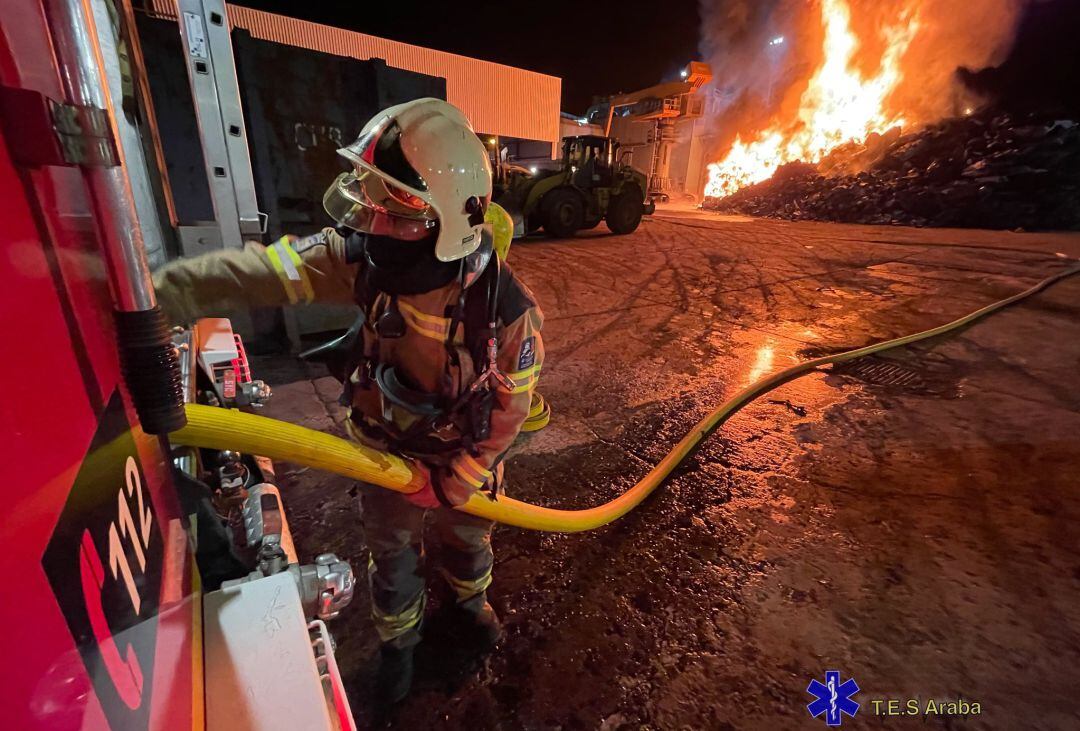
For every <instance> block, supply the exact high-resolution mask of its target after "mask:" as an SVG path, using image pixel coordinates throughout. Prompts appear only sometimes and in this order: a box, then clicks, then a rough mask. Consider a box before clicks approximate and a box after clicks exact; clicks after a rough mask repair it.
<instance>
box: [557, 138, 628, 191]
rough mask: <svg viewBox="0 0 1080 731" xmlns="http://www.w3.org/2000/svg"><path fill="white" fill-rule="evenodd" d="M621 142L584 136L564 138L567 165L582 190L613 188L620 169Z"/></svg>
mask: <svg viewBox="0 0 1080 731" xmlns="http://www.w3.org/2000/svg"><path fill="white" fill-rule="evenodd" d="M618 154H619V143H618V142H617V141H615V140H613V139H611V138H610V137H602V136H600V135H580V136H578V137H564V138H563V164H564V165H565V166H567V167H568V168H569V170H570V174H571V181H572V183H573V184H574V185H575V186H577V187H579V188H593V187H596V186H603V187H606V186H610V185H611V184H612V179H613V176H614V172H615V170H616V168H617V167H618Z"/></svg>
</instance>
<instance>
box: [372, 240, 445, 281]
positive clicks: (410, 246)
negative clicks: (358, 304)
mask: <svg viewBox="0 0 1080 731" xmlns="http://www.w3.org/2000/svg"><path fill="white" fill-rule="evenodd" d="M436 238H437V234H432V235H431V236H429V237H427V238H426V239H422V240H420V241H402V240H401V239H395V238H391V237H389V236H377V235H373V234H368V235H366V236H365V241H364V260H365V263H366V264H367V267H366V268H365V276H366V277H367V279H368V283H369V284H370V285H371V286H372V287H374V288H375V289H377V290H378V291H380V292H386V293H387V294H420V293H421V292H430V291H431V290H433V289H438V288H439V287H443V286H445V285H447V284H449V283H450V282H451V281H452V280H453V279H454V278H455V277H456V276H457V275H458V273H459V272H460V269H461V263H460V262H457V261H449V262H447V261H439V260H438V259H437V258H436V257H435V239H436Z"/></svg>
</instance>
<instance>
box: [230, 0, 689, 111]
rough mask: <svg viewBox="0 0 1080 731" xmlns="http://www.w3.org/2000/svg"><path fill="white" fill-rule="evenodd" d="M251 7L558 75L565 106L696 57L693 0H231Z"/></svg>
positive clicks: (667, 72) (579, 106)
mask: <svg viewBox="0 0 1080 731" xmlns="http://www.w3.org/2000/svg"><path fill="white" fill-rule="evenodd" d="M233 2H236V4H238V5H245V6H248V7H252V8H258V9H259V10H266V11H269V12H272V13H279V14H281V15H290V16H293V17H296V18H302V19H304V20H310V21H313V22H316V23H325V24H327V25H335V26H338V27H341V28H348V29H350V30H356V31H360V32H362V33H368V34H370V35H375V36H381V37H383V38H390V39H393V40H396V41H404V42H405V43H412V44H415V45H418V46H426V47H428V48H435V49H438V50H441V51H449V52H451V53H458V54H461V55H464V56H472V57H474V58H481V59H484V60H487V61H497V62H499V63H505V64H508V65H511V66H518V67H520V68H525V69H530V70H532V71H540V72H542V73H546V74H552V75H553V76H559V77H561V78H562V79H563V101H562V108H563V110H564V111H568V112H573V113H575V114H582V113H584V112H585V109H586V108H587V107H588V106H589V104H590V103H591V102H592V97H593V96H594V95H609V94H614V93H617V92H620V91H632V90H634V89H640V88H644V87H647V86H651V85H652V84H655V83H657V82H659V81H661V80H662V79H663V78H666V77H668V78H669V77H672V76H674V74H675V73H676V72H677V71H678V69H679V68H681V67H682V66H683V65H685V64H686V62H687V61H690V60H692V59H694V58H696V57H697V52H698V26H699V22H698V0H667V2H663V3H661V4H657V3H656V2H641V1H640V0H636V1H634V0H632V1H629V2H611V1H610V0H607V1H605V0H599V1H598V0H545V1H544V2H521V3H518V2H471V3H463V2H454V1H453V0H443V1H442V2H432V3H409V2H394V1H393V0H389V1H388V0H381V1H378V2H375V1H372V0H308V2H297V0H233Z"/></svg>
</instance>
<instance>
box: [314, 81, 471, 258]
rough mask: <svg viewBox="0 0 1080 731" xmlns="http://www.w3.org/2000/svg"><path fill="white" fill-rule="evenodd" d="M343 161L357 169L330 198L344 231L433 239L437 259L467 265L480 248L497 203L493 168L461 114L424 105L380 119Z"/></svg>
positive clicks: (345, 151)
mask: <svg viewBox="0 0 1080 731" xmlns="http://www.w3.org/2000/svg"><path fill="white" fill-rule="evenodd" d="M338 153H339V154H340V155H341V156H342V157H344V158H345V159H346V160H348V161H349V162H350V163H352V166H353V172H351V173H342V174H341V175H339V176H338V178H337V180H335V181H334V182H333V184H332V185H331V186H330V187H329V188H328V189H327V191H326V194H325V195H324V196H323V207H324V208H325V209H326V212H327V213H329V214H330V216H331V217H332V218H334V219H335V220H337V221H338V223H340V224H342V225H344V226H348V227H349V228H352V229H355V230H357V231H364V232H367V233H372V234H385V235H388V236H392V237H394V238H398V239H404V240H407V241H418V240H420V239H422V238H424V237H425V236H429V235H431V233H432V232H433V230H434V229H435V227H436V226H438V230H439V234H438V239H437V240H436V242H435V256H436V257H437V258H438V259H440V260H441V261H454V260H456V259H461V258H464V257H466V256H468V255H469V254H471V253H472V252H474V251H476V249H477V248H478V247H479V246H480V241H481V235H482V232H483V230H484V226H485V224H484V213H485V211H486V210H487V206H488V203H489V201H490V200H491V163H490V161H489V160H488V155H487V150H486V149H485V148H484V144H483V143H482V142H481V141H480V139H479V138H478V137H477V136H476V134H475V133H474V132H473V130H472V126H471V125H470V124H469V120H468V119H466V118H465V115H464V114H462V113H461V110H459V109H458V108H457V107H455V106H453V105H451V104H448V103H446V102H444V101H442V100H441V99H417V100H415V101H411V102H406V103H405V104H399V105H397V106H394V107H390V108H389V109H386V110H384V111H382V112H380V113H379V114H377V115H375V117H374V118H372V119H371V121H369V122H368V123H367V124H366V125H364V129H363V130H362V131H361V132H360V136H359V137H357V139H356V141H355V142H353V143H352V144H351V145H349V146H348V147H344V148H342V149H340V150H338Z"/></svg>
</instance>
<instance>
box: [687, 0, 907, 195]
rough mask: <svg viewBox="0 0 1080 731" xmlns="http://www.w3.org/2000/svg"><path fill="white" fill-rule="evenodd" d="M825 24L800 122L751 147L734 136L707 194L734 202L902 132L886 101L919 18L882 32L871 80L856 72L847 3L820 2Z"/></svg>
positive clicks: (712, 170) (773, 130) (712, 171)
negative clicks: (851, 144)
mask: <svg viewBox="0 0 1080 731" xmlns="http://www.w3.org/2000/svg"><path fill="white" fill-rule="evenodd" d="M821 23H822V27H823V30H824V36H825V38H824V43H823V49H822V51H823V58H822V61H821V65H820V66H819V67H818V68H817V70H816V71H815V72H814V74H813V76H811V77H810V81H809V83H808V85H807V87H806V90H805V91H804V92H803V94H802V97H801V99H800V103H799V112H798V115H797V117H796V119H794V120H791V121H789V122H779V121H778V122H776V123H774V124H773V125H772V126H771V127H770V128H768V129H766V130H764V131H762V132H760V133H758V134H757V136H756V137H755V138H754V139H752V140H750V141H746V142H744V141H743V140H742V138H741V137H736V139H735V142H734V144H733V145H732V148H731V151H730V152H729V153H728V155H727V157H726V158H724V159H723V160H721V161H720V162H715V163H712V164H710V165H709V168H708V169H709V180H708V183H707V184H706V186H705V195H707V196H713V197H723V196H726V195H731V194H732V193H734V192H735V191H737V190H739V189H740V188H743V187H745V186H747V185H751V184H753V183H757V182H760V181H762V180H765V179H767V178H769V177H771V176H772V174H773V173H774V172H776V169H777V168H778V167H780V166H781V165H783V164H785V163H789V162H793V161H796V160H803V161H805V162H810V163H817V162H819V161H820V160H821V159H822V158H823V157H825V156H826V155H827V154H828V153H829V152H830V151H831V150H833V149H834V148H836V147H837V146H839V145H841V144H843V143H845V142H848V141H851V140H856V141H860V142H861V141H863V140H865V139H866V137H867V136H868V135H870V134H871V133H874V132H877V133H884V132H886V131H888V130H889V129H891V128H893V127H897V126H903V125H904V123H905V119H904V117H903V115H902V114H901V113H898V112H890V111H889V110H888V108H887V106H886V102H887V100H888V97H889V95H890V94H891V93H892V91H893V90H894V89H895V88H896V86H897V84H899V83H900V81H901V80H902V78H903V72H902V69H901V62H902V60H903V57H904V54H905V53H906V52H907V49H908V46H909V45H910V44H911V41H912V39H913V38H914V37H915V35H916V33H918V30H919V19H918V14H917V12H915V11H914V10H912V9H911V8H910V7H909V8H908V9H906V10H904V12H903V13H902V14H901V15H900V17H899V18H898V19H897V22H896V23H895V24H894V25H890V26H888V27H886V28H884V29H883V30H882V39H883V40H884V51H883V53H882V57H881V63H880V65H879V66H878V69H877V73H876V74H875V75H874V76H871V77H869V78H867V77H864V76H863V75H862V74H861V73H860V72H859V71H858V70H857V69H856V68H855V63H854V62H855V56H856V53H857V51H858V50H859V39H858V38H857V37H856V35H855V34H854V33H853V32H852V31H851V9H850V7H849V6H848V2H847V0H821Z"/></svg>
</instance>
